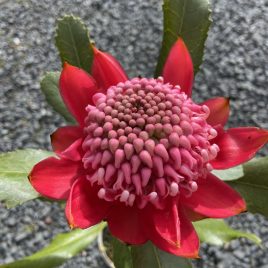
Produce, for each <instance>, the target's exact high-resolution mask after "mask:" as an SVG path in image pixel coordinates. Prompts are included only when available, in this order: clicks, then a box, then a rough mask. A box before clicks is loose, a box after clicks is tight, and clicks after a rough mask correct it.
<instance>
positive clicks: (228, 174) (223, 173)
mask: <svg viewBox="0 0 268 268" xmlns="http://www.w3.org/2000/svg"><path fill="white" fill-rule="evenodd" d="M212 173H213V174H214V175H215V176H217V177H218V178H219V179H221V180H223V181H233V180H237V179H239V178H241V177H243V176H244V170H243V166H242V165H239V166H236V167H233V168H228V169H224V170H216V169H214V170H213V171H212Z"/></svg>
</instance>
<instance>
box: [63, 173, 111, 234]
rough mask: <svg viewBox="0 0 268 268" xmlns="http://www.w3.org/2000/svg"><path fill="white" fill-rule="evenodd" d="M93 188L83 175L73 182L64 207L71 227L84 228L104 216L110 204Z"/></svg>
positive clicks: (99, 220) (97, 221)
mask: <svg viewBox="0 0 268 268" xmlns="http://www.w3.org/2000/svg"><path fill="white" fill-rule="evenodd" d="M94 190H95V191H96V189H94V188H92V187H91V186H90V183H89V181H88V180H86V179H85V178H84V177H80V178H78V179H77V180H76V182H75V183H74V184H73V186H72V189H71V192H70V196H69V199H68V201H67V204H66V208H65V214H66V217H67V219H68V221H69V224H70V226H71V227H79V228H83V229H85V228H88V227H90V226H92V225H95V224H97V223H99V222H101V221H102V220H103V219H105V218H106V215H107V214H108V210H109V208H110V206H111V204H110V203H108V202H105V201H103V200H100V199H99V198H98V196H97V195H96V192H95V191H94Z"/></svg>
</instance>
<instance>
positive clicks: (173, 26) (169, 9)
mask: <svg viewBox="0 0 268 268" xmlns="http://www.w3.org/2000/svg"><path fill="white" fill-rule="evenodd" d="M163 13H164V34H163V41H162V47H161V50H160V55H159V59H158V63H157V67H156V71H155V76H156V77H157V76H159V75H161V73H162V69H163V66H164V64H165V61H166V58H167V56H168V54H169V51H170V49H171V47H172V45H173V44H174V43H175V42H176V40H177V39H178V37H179V36H180V37H182V38H183V40H184V42H185V43H186V45H187V48H188V49H189V51H190V54H191V57H192V61H193V64H194V70H195V73H197V72H198V70H199V67H200V65H201V63H202V61H203V54H204V46H205V41H206V39H207V34H208V30H209V26H210V24H211V21H212V20H211V10H210V5H209V1H208V0H164V4H163Z"/></svg>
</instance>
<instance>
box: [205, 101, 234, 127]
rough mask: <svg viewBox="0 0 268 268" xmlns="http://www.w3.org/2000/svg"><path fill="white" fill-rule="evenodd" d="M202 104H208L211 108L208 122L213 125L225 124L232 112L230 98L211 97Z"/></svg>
mask: <svg viewBox="0 0 268 268" xmlns="http://www.w3.org/2000/svg"><path fill="white" fill-rule="evenodd" d="M202 104H203V105H206V106H208V108H209V110H210V114H209V117H208V118H207V122H208V123H209V124H210V125H211V126H216V125H222V126H224V125H225V124H226V122H227V120H228V117H229V113H230V105H229V99H227V98H223V97H218V98H213V99H209V100H207V101H205V102H203V103H202Z"/></svg>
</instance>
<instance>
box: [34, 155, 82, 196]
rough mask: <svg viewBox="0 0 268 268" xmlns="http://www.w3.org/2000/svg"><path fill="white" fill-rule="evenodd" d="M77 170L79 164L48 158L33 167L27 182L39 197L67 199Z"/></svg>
mask: <svg viewBox="0 0 268 268" xmlns="http://www.w3.org/2000/svg"><path fill="white" fill-rule="evenodd" d="M79 168H80V164H78V163H76V162H73V161H71V160H66V159H57V158H55V157H49V158H46V159H44V160H42V161H41V162H39V163H38V164H36V165H35V166H34V167H33V169H32V171H31V173H30V175H29V180H30V182H31V184H32V186H33V187H34V188H35V190H36V191H37V192H39V193H40V194H41V195H43V196H46V197H48V198H53V199H67V197H68V195H69V192H70V189H71V186H72V184H73V182H74V180H75V178H76V177H77V174H78V172H79Z"/></svg>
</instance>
